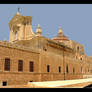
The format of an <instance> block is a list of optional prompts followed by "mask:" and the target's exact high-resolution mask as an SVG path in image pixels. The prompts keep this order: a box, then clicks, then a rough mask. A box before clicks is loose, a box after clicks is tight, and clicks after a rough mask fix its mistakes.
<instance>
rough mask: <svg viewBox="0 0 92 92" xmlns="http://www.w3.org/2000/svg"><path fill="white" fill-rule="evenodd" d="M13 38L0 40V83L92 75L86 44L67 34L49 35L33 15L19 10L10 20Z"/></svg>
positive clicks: (61, 32)
mask: <svg viewBox="0 0 92 92" xmlns="http://www.w3.org/2000/svg"><path fill="white" fill-rule="evenodd" d="M9 27H10V38H9V42H6V41H0V84H1V85H3V86H5V85H21V84H27V83H28V82H29V81H30V82H33V81H34V82H36V81H56V80H72V79H81V78H89V77H92V61H91V60H92V57H91V56H87V55H86V54H85V52H84V46H83V45H82V44H79V43H77V42H75V41H73V40H69V38H68V37H67V36H65V35H64V33H63V31H62V28H60V29H59V31H58V35H57V36H56V37H53V38H51V39H48V38H46V37H44V36H43V35H42V29H41V27H40V25H38V27H37V29H36V32H33V30H32V16H22V15H21V14H20V13H19V12H17V14H15V16H14V17H13V18H12V19H11V21H10V22H9Z"/></svg>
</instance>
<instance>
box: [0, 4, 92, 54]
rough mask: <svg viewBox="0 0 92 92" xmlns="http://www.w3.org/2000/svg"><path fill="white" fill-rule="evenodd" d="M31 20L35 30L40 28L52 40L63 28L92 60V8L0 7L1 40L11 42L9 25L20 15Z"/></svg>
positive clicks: (48, 6) (87, 5)
mask: <svg viewBox="0 0 92 92" xmlns="http://www.w3.org/2000/svg"><path fill="white" fill-rule="evenodd" d="M18 7H20V13H21V15H23V16H32V28H33V31H34V32H35V31H36V28H37V25H38V24H40V26H41V28H42V34H43V36H45V37H48V38H53V37H54V36H56V35H57V33H58V30H59V28H60V27H62V29H63V32H64V34H65V35H66V36H67V37H68V38H69V39H70V40H74V41H76V42H78V43H81V44H83V45H84V50H85V53H86V54H87V55H89V56H92V4H0V40H7V41H8V40H9V26H8V23H9V21H10V20H11V19H12V17H13V16H14V15H15V14H16V13H17V11H18Z"/></svg>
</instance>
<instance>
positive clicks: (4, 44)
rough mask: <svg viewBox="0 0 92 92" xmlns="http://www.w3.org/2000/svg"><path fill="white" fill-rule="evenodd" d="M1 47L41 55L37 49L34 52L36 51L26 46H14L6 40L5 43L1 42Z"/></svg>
mask: <svg viewBox="0 0 92 92" xmlns="http://www.w3.org/2000/svg"><path fill="white" fill-rule="evenodd" d="M0 47H7V48H12V49H19V50H24V51H30V52H32V53H39V51H38V50H36V49H35V50H34V49H32V48H29V47H26V46H22V45H18V44H13V43H10V42H7V41H6V40H4V41H1V40H0Z"/></svg>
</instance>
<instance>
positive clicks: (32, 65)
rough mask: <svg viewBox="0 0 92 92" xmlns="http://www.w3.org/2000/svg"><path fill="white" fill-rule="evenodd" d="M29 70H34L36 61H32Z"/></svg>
mask: <svg viewBox="0 0 92 92" xmlns="http://www.w3.org/2000/svg"><path fill="white" fill-rule="evenodd" d="M29 71H30V72H33V71H34V63H33V62H32V61H31V62H30V63H29Z"/></svg>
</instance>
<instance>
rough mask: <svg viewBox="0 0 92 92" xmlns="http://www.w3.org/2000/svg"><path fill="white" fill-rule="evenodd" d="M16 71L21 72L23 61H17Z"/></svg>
mask: <svg viewBox="0 0 92 92" xmlns="http://www.w3.org/2000/svg"><path fill="white" fill-rule="evenodd" d="M18 71H19V72H22V71H23V61H22V60H19V61H18Z"/></svg>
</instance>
